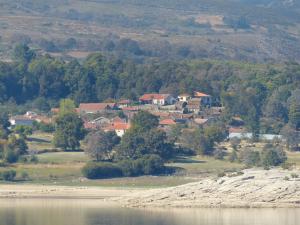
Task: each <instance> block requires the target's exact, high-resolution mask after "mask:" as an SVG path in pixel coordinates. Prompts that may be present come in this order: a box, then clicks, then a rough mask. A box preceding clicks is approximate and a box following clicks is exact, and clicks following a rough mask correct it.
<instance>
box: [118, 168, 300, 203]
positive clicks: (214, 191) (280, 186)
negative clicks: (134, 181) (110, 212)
mask: <svg viewBox="0 0 300 225" xmlns="http://www.w3.org/2000/svg"><path fill="white" fill-rule="evenodd" d="M297 176H298V178H297ZM113 200H114V201H116V202H118V203H119V204H122V205H123V206H128V207H193V208H196V207H214V208H217V207H232V208H237V207H300V171H299V170H294V171H287V170H281V169H273V170H268V171H266V170H258V169H250V170H244V171H243V174H230V175H228V176H226V177H221V178H218V179H203V180H201V181H198V182H194V183H189V184H186V185H181V186H177V187H172V188H162V189H155V190H146V191H142V192H137V193H130V194H126V195H123V196H121V197H118V198H113Z"/></svg>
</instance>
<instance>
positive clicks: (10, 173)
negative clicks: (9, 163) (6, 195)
mask: <svg viewBox="0 0 300 225" xmlns="http://www.w3.org/2000/svg"><path fill="white" fill-rule="evenodd" d="M16 174H17V173H16V171H15V170H7V171H3V172H1V173H0V178H1V179H2V180H5V181H13V180H14V179H15V177H16Z"/></svg>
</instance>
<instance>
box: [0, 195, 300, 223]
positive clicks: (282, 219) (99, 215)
mask: <svg viewBox="0 0 300 225" xmlns="http://www.w3.org/2000/svg"><path fill="white" fill-rule="evenodd" d="M0 224H1V225H193V224H199V225H300V209H127V208H122V207H118V206H115V205H113V204H110V203H105V202H103V201H101V200H68V199H67V200H56V199H34V200H31V199H30V200H29V199H22V200H20V199H19V200H17V199H13V200H11V199H9V200H6V199H2V200H0Z"/></svg>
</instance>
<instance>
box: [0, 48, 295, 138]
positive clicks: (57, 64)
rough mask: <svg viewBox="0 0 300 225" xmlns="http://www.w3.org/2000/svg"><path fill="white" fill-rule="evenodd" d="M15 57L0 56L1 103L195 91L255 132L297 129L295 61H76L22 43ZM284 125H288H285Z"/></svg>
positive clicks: (44, 104)
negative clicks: (40, 52) (3, 58)
mask: <svg viewBox="0 0 300 225" xmlns="http://www.w3.org/2000/svg"><path fill="white" fill-rule="evenodd" d="M14 58H15V61H14V62H11V63H6V62H0V103H2V104H5V105H9V104H18V105H20V104H21V105H26V104H27V105H30V106H31V108H36V109H38V110H41V111H48V110H49V109H50V107H52V106H57V105H58V102H59V100H60V99H62V98H70V99H72V100H74V101H75V104H79V103H81V102H100V101H107V100H110V101H114V100H117V99H120V98H130V99H138V97H139V96H140V95H141V94H144V93H149V92H162V93H171V94H174V95H177V94H179V93H183V92H188V93H192V92H193V91H196V90H198V91H199V90H200V91H202V92H206V93H208V94H211V95H212V96H213V98H214V102H215V105H216V106H221V105H222V106H225V108H226V120H228V121H229V120H230V119H231V118H232V116H240V117H242V119H243V120H244V121H245V123H246V125H247V126H248V127H249V129H250V130H251V131H252V132H253V133H254V134H255V135H258V134H259V133H276V134H279V133H280V132H281V131H285V133H286V132H290V131H291V130H298V129H299V127H300V125H299V111H300V106H299V104H300V103H299V102H300V101H299V96H300V88H299V87H300V79H299V77H300V65H299V64H297V63H291V62H290V63H286V64H282V65H267V64H266V65H260V64H248V63H243V62H219V61H197V60H194V61H193V60H188V61H170V62H156V61H151V62H147V63H143V64H136V63H134V62H131V61H128V60H122V59H119V58H112V57H111V58H108V57H104V56H103V55H101V54H100V53H96V54H92V55H90V56H89V57H87V59H86V60H84V61H83V62H82V63H79V62H78V61H76V60H73V61H70V62H66V61H62V60H59V59H56V58H53V57H50V56H49V55H38V54H37V53H36V52H34V51H33V50H32V49H30V48H28V46H26V45H19V46H17V47H16V48H15V51H14ZM287 124H289V127H286V125H287Z"/></svg>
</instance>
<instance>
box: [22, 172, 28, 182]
mask: <svg viewBox="0 0 300 225" xmlns="http://www.w3.org/2000/svg"><path fill="white" fill-rule="evenodd" d="M21 179H22V180H28V179H29V175H28V173H27V172H25V171H23V172H22V173H21Z"/></svg>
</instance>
